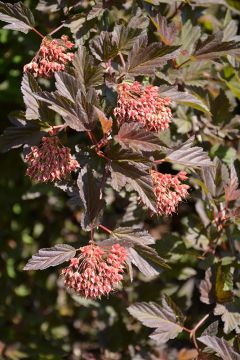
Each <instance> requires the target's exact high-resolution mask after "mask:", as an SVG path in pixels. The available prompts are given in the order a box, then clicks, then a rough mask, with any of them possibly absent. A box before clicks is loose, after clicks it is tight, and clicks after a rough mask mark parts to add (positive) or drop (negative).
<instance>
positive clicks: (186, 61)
mask: <svg viewBox="0 0 240 360" xmlns="http://www.w3.org/2000/svg"><path fill="white" fill-rule="evenodd" d="M190 61H191V58H189V59H187V60H185V61H184V62H182V63H181V64H179V65H176V66H175V69H177V70H178V69H180V68H181V67H182V66H183V65H185V64H187V63H189V62H190Z"/></svg>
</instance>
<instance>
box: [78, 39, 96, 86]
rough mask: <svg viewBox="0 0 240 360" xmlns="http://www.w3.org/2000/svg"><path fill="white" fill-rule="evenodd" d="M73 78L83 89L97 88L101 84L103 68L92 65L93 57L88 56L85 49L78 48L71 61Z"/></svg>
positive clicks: (82, 47)
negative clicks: (77, 80) (75, 78)
mask: <svg viewBox="0 0 240 360" xmlns="http://www.w3.org/2000/svg"><path fill="white" fill-rule="evenodd" d="M72 64H73V66H74V73H75V76H76V77H77V78H78V79H79V80H80V82H81V84H82V85H84V87H85V89H88V87H89V86H98V85H101V84H102V82H103V68H102V67H101V66H99V65H96V64H94V61H93V57H92V56H91V55H89V53H88V52H87V50H86V48H85V47H84V46H82V45H80V46H79V48H78V51H77V52H76V53H75V56H74V59H73V61H72Z"/></svg>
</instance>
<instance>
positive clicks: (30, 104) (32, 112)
mask: <svg viewBox="0 0 240 360" xmlns="http://www.w3.org/2000/svg"><path fill="white" fill-rule="evenodd" d="M21 91H22V94H23V100H24V103H25V106H26V114H25V116H26V119H27V120H36V119H40V120H42V121H44V122H45V121H50V120H51V119H52V117H53V113H52V111H51V110H50V109H49V108H48V106H47V104H46V103H45V102H43V101H40V100H37V99H36V97H35V93H39V92H41V91H42V89H41V88H40V86H39V85H38V83H37V81H36V80H35V79H34V77H33V76H32V75H31V74H24V75H23V78H22V83H21Z"/></svg>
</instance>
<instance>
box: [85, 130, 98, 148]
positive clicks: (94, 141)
mask: <svg viewBox="0 0 240 360" xmlns="http://www.w3.org/2000/svg"><path fill="white" fill-rule="evenodd" d="M87 134H88V137H89V139H90V140H91V142H92V143H93V144H94V145H96V144H97V140H96V139H95V136H94V135H93V133H92V132H91V131H87Z"/></svg>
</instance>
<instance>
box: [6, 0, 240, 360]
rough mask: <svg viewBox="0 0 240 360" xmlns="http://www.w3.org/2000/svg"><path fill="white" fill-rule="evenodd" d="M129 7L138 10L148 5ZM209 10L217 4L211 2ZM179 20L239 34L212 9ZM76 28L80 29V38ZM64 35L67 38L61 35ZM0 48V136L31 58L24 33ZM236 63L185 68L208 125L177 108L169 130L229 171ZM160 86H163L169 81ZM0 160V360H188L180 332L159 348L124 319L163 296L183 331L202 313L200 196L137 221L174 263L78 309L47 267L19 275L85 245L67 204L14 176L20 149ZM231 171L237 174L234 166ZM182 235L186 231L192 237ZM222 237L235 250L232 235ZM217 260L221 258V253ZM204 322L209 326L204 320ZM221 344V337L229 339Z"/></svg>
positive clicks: (20, 168)
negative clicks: (54, 250) (204, 105)
mask: <svg viewBox="0 0 240 360" xmlns="http://www.w3.org/2000/svg"><path fill="white" fill-rule="evenodd" d="M24 3H25V4H26V5H27V6H29V7H30V8H31V9H32V10H33V12H34V15H35V17H36V19H37V22H38V24H37V25H38V29H39V30H40V31H41V32H43V33H48V32H50V31H52V30H53V29H54V28H57V27H58V26H59V24H60V21H61V20H63V19H64V14H63V12H62V11H60V12H51V11H47V12H45V13H41V12H39V11H34V9H35V8H36V6H37V4H38V2H37V1H34V0H28V1H25V2H24ZM42 3H44V1H42ZM45 3H47V2H45ZM52 3H53V4H54V3H61V2H57V1H49V2H48V4H47V5H49V6H50V5H51V4H52ZM112 3H113V5H114V7H113V10H112V20H111V21H112V24H114V13H118V16H119V17H121V16H122V17H124V8H123V7H122V8H121V9H120V7H118V5H119V2H118V1H115V2H114V1H113V2H112ZM125 3H126V4H125V5H126V6H125V11H126V13H127V12H128V11H129V10H128V9H131V6H133V5H134V6H136V4H135V1H133V2H132V1H130V0H129V1H126V2H125ZM132 3H133V4H132ZM136 3H138V5H139V4H140V3H141V4H140V5H141V6H144V7H147V6H150V4H151V3H154V1H145V2H144V1H139V2H136ZM173 3H174V6H175V2H172V4H171V1H163V2H162V4H161V5H160V7H159V11H161V13H162V14H164V15H167V16H168V17H169V18H170V17H171V16H174V7H173ZM205 3H207V2H205ZM216 3H218V1H217V2H216ZM219 3H220V4H222V2H221V1H220V2H219ZM236 3H237V2H236V1H235V2H234V1H232V2H231V1H229V4H230V5H233V6H234V7H235V10H237V7H238V5H237V4H236ZM120 5H121V2H120ZM169 8H170V10H169ZM171 11H172V13H171ZM182 17H183V19H185V21H186V20H187V19H191V21H192V23H193V24H194V25H196V24H198V25H200V26H201V28H202V30H203V31H205V32H206V34H209V33H211V32H212V31H213V30H216V29H217V28H222V25H223V23H224V22H225V23H226V26H227V25H228V24H229V23H230V22H231V24H232V25H231V26H230V25H229V28H228V30H229V33H228V35H227V32H226V37H227V36H229V37H231V31H233V27H234V26H235V28H236V31H237V34H239V29H238V27H239V23H238V21H239V18H238V13H237V12H235V11H233V12H231V10H229V9H228V10H227V8H226V7H225V6H221V5H218V4H217V5H210V6H208V7H196V8H194V9H192V8H191V7H190V6H184V8H183V10H182ZM105 21H106V19H105ZM232 21H233V22H232ZM86 26H88V27H89V26H92V24H88V25H86ZM103 27H104V25H103ZM85 30H86V29H82V31H83V33H84V31H85ZM190 30H191V29H190ZM154 31H155V30H154V27H153V25H152V24H151V25H150V30H149V32H150V34H152V36H155V35H153V33H154ZM65 32H67V33H69V35H70V31H69V29H67V31H65ZM237 34H236V36H238V35H237ZM187 36H189V32H188V34H187ZM0 44H1V58H0V104H1V111H0V116H1V122H0V130H1V131H0V132H2V131H3V129H4V128H5V127H6V126H8V125H9V120H8V115H9V113H10V112H12V111H14V110H16V109H19V110H21V109H24V106H23V101H22V95H21V92H20V82H21V77H22V68H23V66H24V64H26V63H28V62H29V61H30V59H31V58H32V57H33V55H34V54H35V52H36V51H37V49H38V47H39V38H38V36H37V35H36V34H35V33H33V32H32V33H29V34H28V35H27V36H25V35H24V34H21V33H18V32H15V31H8V30H4V29H1V30H0ZM236 61H237V60H232V63H231V61H228V62H227V61H226V62H225V64H224V65H223V66H222V65H221V66H220V65H219V64H218V63H217V61H216V62H215V64H214V69H213V72H212V77H213V79H211V80H213V81H212V82H211V83H208V79H207V78H204V76H202V75H204V71H205V69H204V65H202V67H201V66H199V68H198V69H196V68H195V71H193V72H192V74H193V75H195V79H194V77H193V78H192V79H191V78H190V79H188V85H187V86H189V87H191V88H192V89H194V91H196V93H198V94H200V95H202V96H204V91H205V88H206V87H207V89H208V94H209V102H210V108H211V110H212V113H213V115H215V117H213V121H212V123H211V124H204V123H201V124H200V125H199V126H197V128H196V121H197V120H198V119H192V118H191V113H190V114H189V113H187V111H186V110H184V108H183V107H181V106H179V107H178V109H177V111H176V113H175V117H174V124H173V126H172V132H173V133H175V134H178V136H180V137H181V138H182V137H186V138H187V137H189V136H190V135H191V134H196V135H197V137H198V139H200V140H202V141H203V143H204V146H205V149H206V150H208V151H209V153H210V155H211V157H212V158H214V157H218V158H220V159H221V160H222V161H223V162H224V163H225V164H230V163H231V162H232V161H235V164H236V165H239V138H238V137H237V136H232V138H231V137H229V136H226V128H225V125H226V124H228V125H229V123H230V120H232V119H234V121H233V122H234V124H233V126H232V128H233V129H234V133H235V134H236V133H238V132H239V126H240V119H239V116H238V115H237V114H239V109H240V104H239V100H240V81H239V76H240V74H239V67H237V66H236V63H235V62H236ZM238 64H239V63H238ZM192 66H194V65H192ZM195 67H197V65H195ZM218 67H219V69H220V70H219V71H218ZM237 68H238V70H237ZM197 70H198V72H197ZM197 74H198V75H197ZM183 75H184V73H183ZM188 75H189V73H188ZM172 76H173V75H172ZM201 77H202V78H201ZM163 78H164V76H163V74H159V79H163ZM169 79H170V80H171V74H170V75H169V78H168V80H169ZM185 80H186V79H185ZM159 81H161V80H159ZM220 89H222V90H221V91H220ZM229 114H230V115H229ZM210 125H211V126H210ZM215 126H216V127H219V128H218V131H219V129H220V130H221V131H222V134H220V136H219V132H218V134H217V135H216V134H215V133H214V129H215V128H214V127H215ZM211 127H212V128H211ZM232 128H231V129H232ZM209 129H210V130H209ZM212 129H213V130H212ZM215 130H216V129H215ZM224 131H225V132H224ZM169 136H170V134H169ZM0 159H1V160H0V161H1V171H0V186H1V193H0V209H1V216H0V245H1V251H0V284H1V291H0V329H1V331H0V358H3V359H11V360H17V359H25V358H26V359H34V360H38V359H39V360H42V359H49V360H51V359H54V360H58V359H64V358H66V359H72V360H76V359H88V360H94V359H124V360H125V359H126V360H127V359H135V360H140V359H178V360H184V359H185V360H187V359H189V360H191V359H194V358H195V356H196V353H195V352H194V350H192V348H193V346H192V344H191V342H190V340H189V338H188V337H187V336H186V335H185V334H182V335H180V337H179V338H178V339H177V340H174V341H170V342H169V344H168V346H162V347H158V346H157V345H156V344H155V343H154V342H152V341H149V340H148V334H149V329H147V328H144V327H142V326H141V325H140V323H137V322H136V321H134V320H133V319H132V318H131V317H130V315H129V314H128V312H127V310H126V308H127V306H128V305H129V304H130V303H132V302H135V301H156V302H157V301H158V299H159V298H160V295H161V293H166V294H168V295H171V296H172V297H173V299H174V300H175V301H176V302H177V304H178V305H179V306H180V307H181V309H182V310H183V311H184V312H185V313H186V314H187V323H188V325H189V327H191V326H193V324H196V323H197V321H198V320H199V319H200V318H201V316H203V314H205V313H207V312H209V305H206V304H203V303H201V302H200V299H199V297H200V295H199V290H198V285H199V282H200V280H202V279H203V278H204V272H205V270H206V268H207V267H208V265H209V264H211V263H212V259H211V254H210V255H208V256H207V257H206V258H205V259H203V260H199V257H198V255H199V254H198V252H197V250H196V249H195V250H194V249H193V248H191V247H190V244H192V243H193V242H194V236H196V234H197V235H199V234H200V235H201V236H202V238H201V239H202V242H203V243H204V241H205V242H206V241H207V240H206V239H205V238H204V235H203V234H201V227H202V226H203V225H202V224H201V221H200V218H199V214H198V213H197V211H196V207H195V204H196V202H197V199H199V198H200V195H199V192H198V191H197V190H196V191H195V190H194V189H193V190H192V194H191V198H190V199H189V201H188V202H187V203H184V204H183V205H182V207H181V209H180V210H179V213H178V214H176V215H174V216H173V217H172V218H170V219H168V220H167V221H166V220H159V221H156V220H155V219H148V221H147V222H145V228H146V229H148V230H149V231H150V232H151V234H152V235H153V236H154V237H156V239H157V240H158V241H157V249H158V252H159V254H160V255H162V256H164V257H166V258H169V259H170V261H171V262H172V263H173V264H174V266H173V269H172V270H171V271H168V272H166V273H163V274H161V275H160V276H159V277H157V278H156V279H153V280H151V281H150V280H149V279H146V278H144V277H143V275H141V274H139V272H138V271H136V272H135V274H134V281H133V282H132V283H130V281H129V279H127V278H126V282H125V284H124V288H123V289H122V290H121V291H119V292H116V294H113V295H111V296H110V297H109V298H103V299H102V300H101V301H86V300H82V299H79V298H78V297H76V296H75V297H74V296H71V295H70V294H67V293H66V291H65V289H64V288H63V285H62V283H61V281H60V280H59V273H58V270H57V269H48V270H46V271H38V272H23V270H22V269H23V267H24V265H25V263H26V262H27V259H29V258H30V257H31V255H32V254H34V253H35V252H36V251H37V250H38V249H39V248H43V247H50V246H53V244H56V243H62V242H64V243H68V244H73V245H74V246H77V245H78V244H79V245H80V244H81V245H82V244H84V242H85V241H86V240H87V239H86V235H85V234H84V233H83V232H81V229H80V226H79V219H80V213H79V210H73V209H72V208H71V207H70V206H69V204H68V201H67V200H68V198H67V196H66V195H65V194H64V193H63V192H62V191H60V190H58V189H56V188H53V187H52V186H47V185H32V184H31V182H30V181H29V179H28V178H27V177H25V175H24V172H25V165H24V163H23V161H22V155H21V151H20V150H18V149H16V150H13V151H11V152H8V153H6V154H1V155H0ZM237 170H238V172H239V171H240V169H239V166H237ZM114 196H115V195H114V194H113V193H111V192H109V194H108V197H109V206H108V210H107V218H106V220H107V222H108V225H109V227H110V228H113V227H114V226H115V224H116V222H117V219H119V218H121V217H122V216H123V210H122V209H123V208H124V206H125V205H126V204H125V200H124V193H123V194H119V195H118V197H117V198H113V197H114ZM189 229H192V233H190V230H189ZM194 231H195V232H196V234H194ZM232 231H234V232H235V239H236V240H238V242H239V241H240V236H239V230H238V227H236V228H234V229H233V230H232ZM200 235H199V236H200ZM226 254H227V255H228V251H226ZM239 284H240V283H239ZM239 288H240V285H239ZM239 293H240V290H239ZM208 321H209V323H210V322H212V318H211V317H210V318H209V320H208ZM228 336H229V338H231V336H232V335H231V334H229V335H228Z"/></svg>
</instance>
